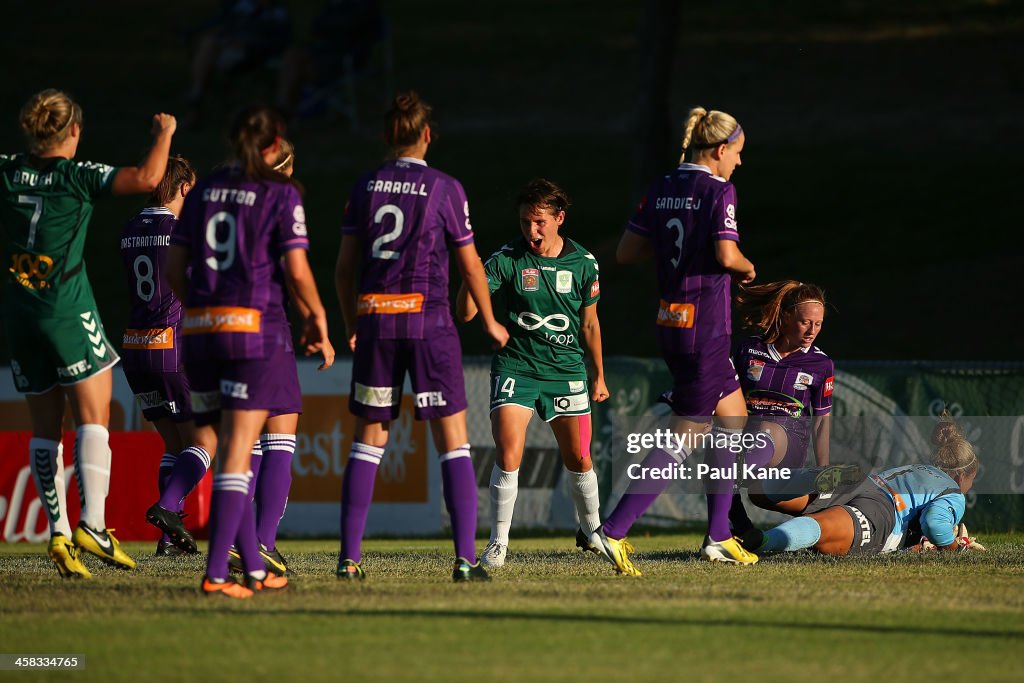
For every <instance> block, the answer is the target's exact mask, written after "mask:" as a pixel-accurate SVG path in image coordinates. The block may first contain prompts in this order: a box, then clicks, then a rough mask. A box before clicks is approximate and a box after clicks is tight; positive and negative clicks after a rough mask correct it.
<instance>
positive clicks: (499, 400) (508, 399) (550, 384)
mask: <svg viewBox="0 0 1024 683" xmlns="http://www.w3.org/2000/svg"><path fill="white" fill-rule="evenodd" d="M507 405H517V406H522V407H524V408H528V409H529V410H536V411H537V414H538V415H540V418H541V419H542V420H544V421H545V422H551V421H552V420H554V419H555V418H556V417H562V416H563V415H565V416H568V415H589V414H590V392H589V391H588V389H587V382H586V381H585V380H579V381H566V380H540V379H534V378H532V377H526V376H524V375H517V374H514V373H510V372H501V373H496V372H492V373H491V412H494V411H495V410H496V409H498V408H500V407H502V406H507Z"/></svg>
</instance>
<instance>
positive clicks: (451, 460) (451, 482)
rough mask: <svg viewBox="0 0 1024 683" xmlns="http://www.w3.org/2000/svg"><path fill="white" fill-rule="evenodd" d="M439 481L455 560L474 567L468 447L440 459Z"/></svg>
mask: <svg viewBox="0 0 1024 683" xmlns="http://www.w3.org/2000/svg"><path fill="white" fill-rule="evenodd" d="M441 480H442V481H443V482H444V504H445V507H447V508H448V516H449V517H450V518H451V522H452V538H453V539H454V540H455V556H456V557H461V558H463V559H464V560H468V561H469V563H470V564H476V472H475V471H474V470H473V460H472V458H470V456H469V444H468V443H467V444H465V445H464V446H460V447H459V448H456V449H455V450H454V451H451V452H449V453H445V454H444V455H442V456H441Z"/></svg>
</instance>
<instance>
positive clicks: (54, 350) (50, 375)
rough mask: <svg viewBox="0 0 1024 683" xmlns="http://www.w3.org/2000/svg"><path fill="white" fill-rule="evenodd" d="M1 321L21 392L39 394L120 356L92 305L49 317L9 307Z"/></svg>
mask: <svg viewBox="0 0 1024 683" xmlns="http://www.w3.org/2000/svg"><path fill="white" fill-rule="evenodd" d="M86 306H88V304H86ZM4 322H5V326H6V328H7V344H8V347H9V348H10V350H11V374H13V375H14V387H15V388H16V389H17V390H18V391H19V392H21V393H23V394H45V393H46V392H47V391H49V390H50V389H53V388H54V387H55V386H57V385H58V384H59V385H61V386H70V385H72V384H77V383H78V382H81V381H83V380H86V379H89V378H90V377H92V376H93V375H98V374H99V373H101V372H103V371H105V370H109V369H110V368H112V367H113V366H114V365H115V364H116V363H117V361H119V360H120V357H119V356H118V355H117V351H115V350H114V347H113V346H111V345H110V341H109V340H108V339H107V334H106V332H104V331H103V323H102V322H100V314H99V312H98V311H97V310H96V306H95V305H92V307H91V308H84V309H83V310H80V311H78V312H77V313H75V314H74V315H61V316H59V317H49V318H34V317H31V316H30V315H27V314H26V313H24V312H21V311H10V312H9V313H8V314H7V317H6V319H5V321H4Z"/></svg>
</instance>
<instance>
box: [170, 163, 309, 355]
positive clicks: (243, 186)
mask: <svg viewBox="0 0 1024 683" xmlns="http://www.w3.org/2000/svg"><path fill="white" fill-rule="evenodd" d="M171 244H174V245H179V246H183V247H186V248H188V249H189V251H190V259H189V265H190V266H191V269H192V272H191V280H190V284H189V289H188V298H187V300H186V301H185V314H184V318H183V320H182V334H183V335H184V337H185V338H186V340H187V343H186V345H185V348H186V354H187V357H188V360H189V361H191V360H192V359H195V360H196V361H205V360H211V359H217V358H230V359H236V358H265V357H266V356H267V355H268V353H269V352H270V351H271V350H272V347H273V346H274V345H275V344H279V343H280V326H281V325H285V324H287V320H286V318H285V312H284V301H285V293H284V271H283V269H282V267H281V260H282V258H283V257H284V255H285V252H287V251H289V250H291V249H308V248H309V238H308V237H307V231H306V213H305V209H304V208H303V206H302V198H301V197H300V196H299V191H298V189H297V188H296V187H295V186H294V185H292V184H291V183H285V182H277V181H273V180H252V179H249V178H246V177H245V176H243V175H242V174H241V173H240V172H239V170H238V169H237V168H236V167H227V168H223V169H220V170H218V171H215V172H214V173H212V174H210V175H209V176H207V177H206V178H204V179H202V180H201V181H199V182H198V183H197V184H196V186H195V188H193V189H192V191H191V192H189V194H188V196H187V197H186V198H185V206H184V208H183V209H182V212H181V219H180V220H179V221H178V224H177V225H176V226H175V227H174V231H173V232H172V234H171Z"/></svg>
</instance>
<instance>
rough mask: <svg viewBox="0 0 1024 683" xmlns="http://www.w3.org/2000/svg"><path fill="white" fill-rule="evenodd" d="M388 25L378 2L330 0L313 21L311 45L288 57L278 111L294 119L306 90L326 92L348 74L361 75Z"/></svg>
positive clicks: (290, 52) (283, 67)
mask: <svg viewBox="0 0 1024 683" xmlns="http://www.w3.org/2000/svg"><path fill="white" fill-rule="evenodd" d="M384 25H385V22H384V15H383V14H382V13H381V9H380V3H379V2H378V1H377V0H327V2H325V3H324V6H323V9H322V10H321V11H320V13H319V14H317V16H316V18H314V19H313V24H312V26H311V27H310V34H309V35H310V38H309V43H308V44H307V45H296V46H293V47H291V48H289V49H288V51H287V52H286V53H285V56H284V63H283V64H282V65H281V73H280V78H279V80H278V88H277V106H278V108H279V109H281V111H283V112H284V113H285V114H286V115H287V116H289V117H290V116H294V115H295V114H296V112H297V111H298V110H299V109H300V101H301V100H302V96H303V88H304V87H305V86H307V85H312V86H315V87H317V88H323V87H324V86H329V85H330V84H331V83H333V82H335V81H337V80H338V79H339V78H341V77H342V76H344V75H345V74H346V73H349V72H359V71H361V70H362V69H363V67H364V66H365V65H366V62H367V60H369V58H370V54H371V53H372V52H373V46H374V45H375V44H376V43H377V41H379V40H380V39H381V37H382V36H383V35H384Z"/></svg>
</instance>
